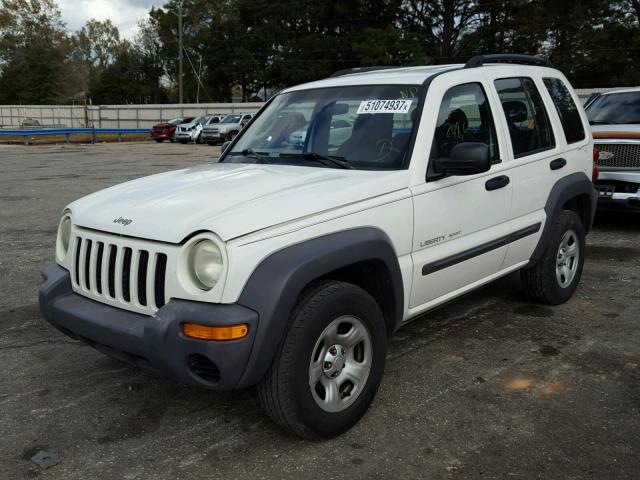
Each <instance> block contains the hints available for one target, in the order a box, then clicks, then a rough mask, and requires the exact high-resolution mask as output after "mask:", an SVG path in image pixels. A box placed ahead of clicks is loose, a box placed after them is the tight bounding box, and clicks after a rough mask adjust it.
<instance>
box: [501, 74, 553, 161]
mask: <svg viewBox="0 0 640 480" xmlns="http://www.w3.org/2000/svg"><path fill="white" fill-rule="evenodd" d="M495 86H496V90H497V91H498V96H499V97H500V102H501V103H502V110H503V111H504V116H505V118H506V121H507V126H508V127H509V135H510V136H511V145H512V146H513V154H514V156H515V157H516V158H520V157H524V156H527V155H531V154H533V153H536V152H541V151H543V150H549V149H551V148H553V147H555V139H554V137H553V130H552V129H551V123H550V122H549V116H548V115H547V111H546V110H545V108H544V104H543V103H542V98H541V97H540V93H539V92H538V89H537V88H536V85H535V83H533V80H531V79H530V78H503V79H500V80H496V81H495Z"/></svg>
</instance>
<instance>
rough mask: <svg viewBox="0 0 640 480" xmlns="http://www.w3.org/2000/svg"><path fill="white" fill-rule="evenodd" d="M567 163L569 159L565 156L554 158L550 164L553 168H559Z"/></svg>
mask: <svg viewBox="0 0 640 480" xmlns="http://www.w3.org/2000/svg"><path fill="white" fill-rule="evenodd" d="M566 164H567V161H566V160H565V159H564V158H556V159H555V160H552V161H551V163H550V164H549V167H551V170H559V169H561V168H562V167H564V166H565V165H566Z"/></svg>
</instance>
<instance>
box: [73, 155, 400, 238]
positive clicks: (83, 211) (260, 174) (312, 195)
mask: <svg viewBox="0 0 640 480" xmlns="http://www.w3.org/2000/svg"><path fill="white" fill-rule="evenodd" d="M408 184H409V174H408V171H406V170H400V171H386V172H385V171H361V170H342V169H331V168H320V167H303V166H287V165H255V164H227V163H215V164H207V165H201V166H197V167H193V168H189V169H184V170H176V171H173V172H167V173H161V174H158V175H153V176H150V177H144V178H140V179H137V180H133V181H131V182H127V183H123V184H121V185H116V186H114V187H111V188H107V189H105V190H102V191H99V192H96V193H94V194H91V195H89V196H87V197H84V198H81V199H79V200H76V201H75V202H73V203H72V204H71V205H69V208H70V209H71V211H72V215H73V221H74V223H75V224H76V225H79V226H82V227H86V228H91V229H95V230H101V231H107V232H112V233H116V234H120V235H128V236H133V237H140V238H146V239H151V240H157V241H163V242H170V243H180V242H181V241H182V240H184V239H185V238H186V237H188V236H189V235H190V234H192V233H193V232H197V231H201V230H209V231H212V232H214V233H215V234H217V235H218V236H219V237H220V238H222V239H223V240H230V239H232V238H236V237H239V236H242V235H246V234H248V233H251V232H256V231H259V230H262V229H265V228H268V227H271V226H275V225H280V224H283V223H286V222H289V221H292V220H295V219H299V218H302V217H306V216H309V215H313V214H317V213H320V212H326V211H330V210H332V209H336V208H338V207H342V206H346V205H349V204H353V203H356V202H359V201H362V200H366V199H369V198H373V197H378V196H381V195H383V194H385V193H390V192H393V191H397V190H401V189H404V188H406V187H407V186H408ZM128 220H130V222H129V221H128Z"/></svg>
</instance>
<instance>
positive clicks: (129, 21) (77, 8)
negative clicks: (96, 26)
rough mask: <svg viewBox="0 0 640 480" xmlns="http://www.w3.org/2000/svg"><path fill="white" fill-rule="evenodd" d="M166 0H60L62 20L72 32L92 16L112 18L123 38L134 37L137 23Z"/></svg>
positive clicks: (101, 18)
mask: <svg viewBox="0 0 640 480" xmlns="http://www.w3.org/2000/svg"><path fill="white" fill-rule="evenodd" d="M165 3H166V0H58V5H59V6H60V11H61V12H62V20H63V21H64V22H65V23H66V24H67V29H68V30H69V31H70V32H75V31H76V30H79V29H80V28H82V26H83V25H84V24H85V23H86V21H87V20H89V19H90V18H95V19H97V20H106V19H110V20H111V21H112V22H113V23H114V24H115V25H116V26H117V27H118V29H119V30H120V36H121V37H122V38H128V39H129V38H132V37H134V36H135V33H136V25H137V24H138V21H139V20H140V19H141V18H144V17H146V15H147V13H148V12H149V10H150V9H151V7H152V6H156V7H159V6H162V5H164V4H165Z"/></svg>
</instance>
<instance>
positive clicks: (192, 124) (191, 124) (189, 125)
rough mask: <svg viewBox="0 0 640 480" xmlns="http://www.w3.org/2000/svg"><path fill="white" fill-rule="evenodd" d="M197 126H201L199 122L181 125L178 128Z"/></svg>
mask: <svg viewBox="0 0 640 480" xmlns="http://www.w3.org/2000/svg"><path fill="white" fill-rule="evenodd" d="M196 125H199V124H198V122H189V123H181V124H180V125H178V126H179V127H186V128H191V127H195V126H196Z"/></svg>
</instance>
